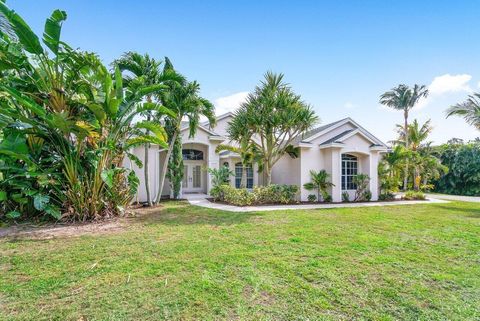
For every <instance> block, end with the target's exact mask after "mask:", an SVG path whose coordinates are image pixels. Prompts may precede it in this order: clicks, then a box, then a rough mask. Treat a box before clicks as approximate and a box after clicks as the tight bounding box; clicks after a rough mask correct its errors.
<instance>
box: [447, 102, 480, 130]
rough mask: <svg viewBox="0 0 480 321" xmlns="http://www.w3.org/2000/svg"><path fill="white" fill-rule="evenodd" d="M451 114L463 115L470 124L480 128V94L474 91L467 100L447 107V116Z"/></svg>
mask: <svg viewBox="0 0 480 321" xmlns="http://www.w3.org/2000/svg"><path fill="white" fill-rule="evenodd" d="M450 116H459V117H463V118H464V119H465V121H466V122H467V123H468V124H469V125H472V126H474V127H475V128H476V129H478V130H480V94H479V93H474V94H472V95H470V96H468V99H467V100H466V101H464V102H462V103H459V104H456V105H454V106H452V107H450V108H449V109H447V117H450Z"/></svg>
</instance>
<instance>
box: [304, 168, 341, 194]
mask: <svg viewBox="0 0 480 321" xmlns="http://www.w3.org/2000/svg"><path fill="white" fill-rule="evenodd" d="M329 176H330V175H329V174H328V173H327V171H325V170H324V169H322V170H320V171H318V172H316V171H310V177H311V180H312V181H311V182H309V183H306V184H304V185H303V187H304V188H305V189H306V190H308V191H311V190H314V189H316V190H317V200H318V201H319V202H320V200H321V199H323V201H325V198H328V188H330V187H332V186H335V185H334V184H333V183H332V182H330V181H329V180H328V179H329Z"/></svg>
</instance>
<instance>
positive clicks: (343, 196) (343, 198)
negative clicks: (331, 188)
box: [342, 191, 350, 202]
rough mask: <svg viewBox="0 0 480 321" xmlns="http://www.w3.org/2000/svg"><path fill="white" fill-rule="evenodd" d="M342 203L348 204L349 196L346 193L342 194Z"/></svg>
mask: <svg viewBox="0 0 480 321" xmlns="http://www.w3.org/2000/svg"><path fill="white" fill-rule="evenodd" d="M342 202H350V195H349V194H348V192H347V191H345V192H343V193H342Z"/></svg>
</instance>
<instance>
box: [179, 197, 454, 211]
mask: <svg viewBox="0 0 480 321" xmlns="http://www.w3.org/2000/svg"><path fill="white" fill-rule="evenodd" d="M183 197H184V198H186V199H187V200H188V202H189V203H190V204H192V205H196V206H201V207H207V208H212V209H216V210H221V211H229V212H263V211H281V210H312V209H321V208H342V207H374V206H393V205H412V204H431V203H448V201H444V200H440V199H434V198H428V199H427V200H426V201H395V202H370V203H368V202H367V203H335V204H296V205H266V206H245V207H243V206H234V205H227V204H220V203H212V202H210V201H209V200H207V199H206V197H208V196H207V195H205V194H185V195H183Z"/></svg>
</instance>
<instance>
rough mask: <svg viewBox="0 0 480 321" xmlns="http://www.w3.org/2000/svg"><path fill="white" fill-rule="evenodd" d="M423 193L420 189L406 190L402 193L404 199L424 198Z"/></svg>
mask: <svg viewBox="0 0 480 321" xmlns="http://www.w3.org/2000/svg"><path fill="white" fill-rule="evenodd" d="M425 198H426V197H425V194H424V193H423V192H420V191H406V192H405V195H403V199H404V200H424V199H425Z"/></svg>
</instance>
